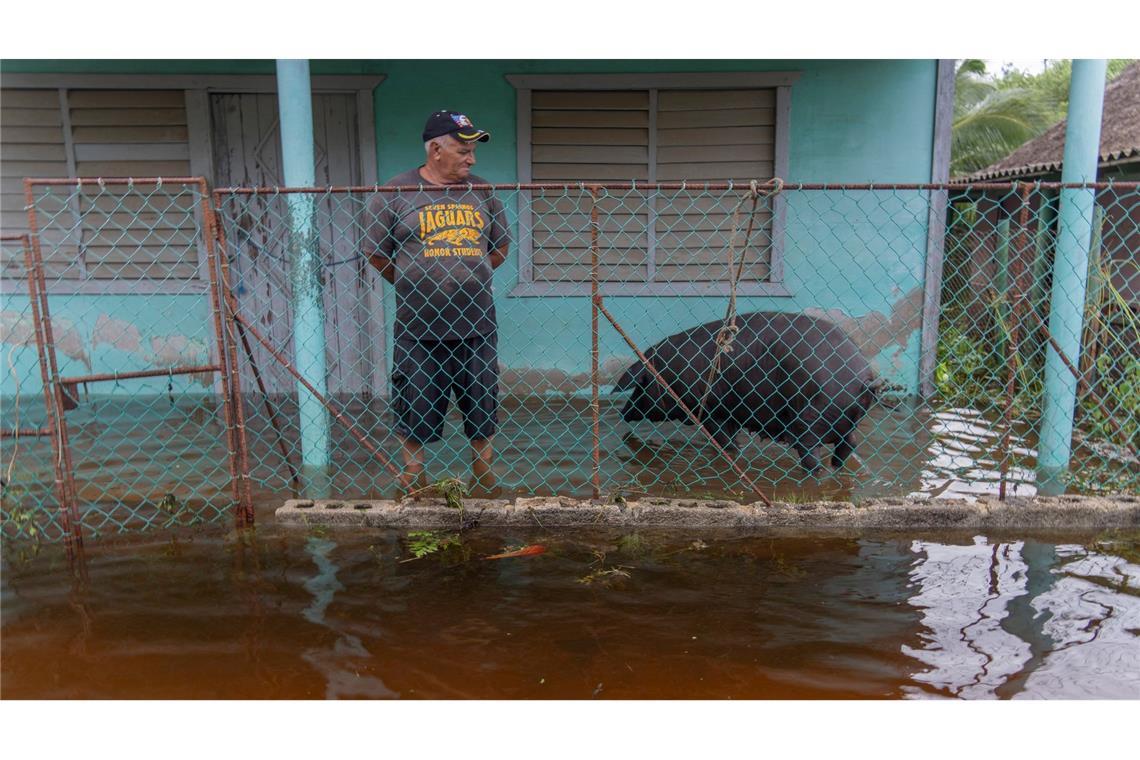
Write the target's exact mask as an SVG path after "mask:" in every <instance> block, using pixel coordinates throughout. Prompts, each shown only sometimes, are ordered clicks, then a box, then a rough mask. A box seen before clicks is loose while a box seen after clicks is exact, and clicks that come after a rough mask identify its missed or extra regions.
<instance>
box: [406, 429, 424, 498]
mask: <svg viewBox="0 0 1140 760" xmlns="http://www.w3.org/2000/svg"><path fill="white" fill-rule="evenodd" d="M400 443H401V444H402V447H401V449H400V454H401V455H402V456H403V457H404V471H403V472H402V473H400V489H401V490H402V491H403V492H404V493H408V492H409V491H415V490H417V489H420V488H424V487H425V486H426V485H427V480H426V478H424V445H423V444H422V443H416V442H415V441H412V440H409V439H406V438H401V439H400Z"/></svg>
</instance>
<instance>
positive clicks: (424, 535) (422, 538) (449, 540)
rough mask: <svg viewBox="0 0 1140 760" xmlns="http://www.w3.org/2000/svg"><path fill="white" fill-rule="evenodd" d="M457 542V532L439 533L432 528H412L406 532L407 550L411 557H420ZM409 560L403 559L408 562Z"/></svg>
mask: <svg viewBox="0 0 1140 760" xmlns="http://www.w3.org/2000/svg"><path fill="white" fill-rule="evenodd" d="M458 543H459V534H457V533H447V534H444V533H440V532H437V531H433V530H413V531H409V532H408V551H409V552H410V553H411V555H412V559H422V558H424V557H426V556H428V555H429V554H435V553H436V552H439V551H442V550H443V549H446V548H447V547H449V546H452V545H454V544H458ZM410 561H411V560H404V562H410Z"/></svg>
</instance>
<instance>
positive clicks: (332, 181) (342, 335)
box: [210, 93, 387, 395]
mask: <svg viewBox="0 0 1140 760" xmlns="http://www.w3.org/2000/svg"><path fill="white" fill-rule="evenodd" d="M356 109H357V101H356V98H355V96H354V95H351V94H339V93H316V94H314V95H313V140H314V143H315V159H316V184H317V185H318V186H344V185H360V184H361V174H362V172H361V160H360V155H361V151H360V140H361V135H359V134H358V132H359V130H358V126H357V125H358V121H357V113H356ZM210 110H211V119H212V130H213V145H214V170H215V182H216V186H217V187H229V186H245V187H252V186H258V187H278V186H284V184H285V181H284V173H283V170H282V161H281V137H280V130H279V122H278V111H277V96H276V95H275V94H257V93H241V94H229V93H223V94H213V95H212V96H211V109H210ZM362 201H363V199H362V198H361V197H360V196H356V197H350V196H349V195H346V194H329V195H327V196H326V197H323V198H321V199H320V200H319V201H318V208H317V219H318V226H319V228H320V253H321V259H322V262H323V263H324V268H323V272H324V303H325V338H326V348H327V355H326V358H327V362H328V378H327V380H328V390H329V392H330V393H336V394H352V395H361V394H363V395H369V394H382V393H384V392H386V390H385V389H386V381H387V372H386V370H385V367H384V364H385V356H386V354H385V350H384V319H383V314H382V306H381V293H382V291H381V289H380V288H381V283H380V281H379V278H378V277H376V274H375V271H374V270H373V269H372V267H371V266H370V265H369V264H368V262H367V261H366V260H365V259H364V258H363V256H362V255H361V245H360V243H361V240H360V237H361V234H362V230H361V229H360V228H359V226H358V224H357V222H358V221H359V220H360V219H361V218H362V217H361V216H360V211H361V208H360V206H359V204H360V203H361V202H362ZM239 207H240V209H241V213H240V215H239V217H238V220H237V221H238V225H237V226H238V227H240V228H241V230H242V237H243V239H242V240H239V241H232V240H227V243H228V248H229V251H228V255H229V256H230V267H231V272H232V273H233V279H234V287H235V290H236V291H237V296H238V304H239V308H240V309H241V310H242V313H243V314H245V315H246V318H247V319H250V320H251V321H253V320H256V324H258V325H259V326H260V327H261V329H262V331H263V333H264V334H265V335H266V336H267V337H268V338H269V340H270V341H272V342H273V344H274V346H275V347H278V348H279V350H281V351H282V352H283V353H284V354H285V355H286V356H291V355H292V353H293V347H292V343H291V340H290V335H291V333H292V325H293V318H292V310H291V308H290V304H289V292H290V286H289V265H288V253H287V250H286V234H287V225H286V218H285V214H284V212H285V203H284V198H283V197H282V196H277V197H274V196H273V194H268V195H266V196H264V197H254V196H242V198H241V202H240V203H235V202H233V199H231V200H230V201H228V202H227V204H226V207H225V208H223V213H226V212H227V211H229V212H233V211H234V210H235V209H238V208H239ZM254 351H255V352H256V353H255V356H256V360H257V362H258V364H259V367H260V369H261V371H262V374H263V378H264V379H265V382H266V385H267V387H268V389H269V390H270V392H271V393H291V392H293V391H294V390H295V388H296V381H295V380H294V379H293V378H292V376H290V375H289V374H288V372H287V371H286V370H285V369H284V368H283V367H281V366H280V365H279V364H278V363H277V362H276V361H274V360H273V359H272V357H270V356H269V354H268V352H266V351H265V350H264V349H263V348H262V347H261V346H260V345H259V344H255V345H254ZM243 364H245V363H244V362H243ZM248 371H249V370H248V368H247V369H246V372H248ZM242 383H243V384H244V387H246V388H251V387H255V386H253V385H252V383H253V378H252V376H250V377H249V378H246V377H244V376H243V378H242Z"/></svg>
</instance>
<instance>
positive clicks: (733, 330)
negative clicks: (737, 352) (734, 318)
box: [716, 323, 740, 354]
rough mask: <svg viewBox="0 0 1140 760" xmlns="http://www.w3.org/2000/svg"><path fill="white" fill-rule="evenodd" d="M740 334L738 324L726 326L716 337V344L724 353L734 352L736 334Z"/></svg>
mask: <svg viewBox="0 0 1140 760" xmlns="http://www.w3.org/2000/svg"><path fill="white" fill-rule="evenodd" d="M739 332H740V326H739V325H737V324H735V323H734V324H730V325H725V326H724V327H722V328H721V329H720V332H718V333H717V335H716V344H717V345H718V346H719V347H720V350H721V351H723V352H724V353H726V354H727V353H729V352H731V351H732V342H733V341H734V340H736V334H737V333H739Z"/></svg>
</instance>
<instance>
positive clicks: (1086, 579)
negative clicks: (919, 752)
mask: <svg viewBox="0 0 1140 760" xmlns="http://www.w3.org/2000/svg"><path fill="white" fill-rule="evenodd" d="M911 551H912V552H913V554H915V555H917V557H918V559H917V560H916V561H915V562H914V566H913V568H912V569H911V572H910V577H911V581H912V582H913V584H914V586H915V589H916V593H914V594H913V595H912V596H911V597H910V599H909V600H908V603H909V604H910V605H912V606H914V607H917V608H919V609H920V610H921V611H922V624H923V626H924V630H923V631H922V632H921V633H920V634H919V635H918V639H919V642H920V643H919V645H918V646H911V645H904V646H903V647H902V651H903V652H904V653H905V654H907V655H908V656H910V657H913V658H914V659H916V660H918V661H919V662H921V663H922V664H923V665H925V666H926V667H925V669H922V670H918V671H915V672H914V673H913V674H912V675H911V678H912V680H913V681H914V683H913V684H909V685H907V686H905V687H904V688H903V692H904V693H905V694H906V695H907V696H910V697H916V698H926V697H939V696H942V697H958V698H963V699H992V698H998V697H1002V698H1011V697H1021V698H1025V697H1030V698H1034V697H1036V698H1082V697H1084V698H1088V697H1097V698H1137V697H1140V646H1138V642H1137V636H1138V635H1140V599H1138V596H1140V591H1137V589H1140V566H1137V565H1136V564H1133V563H1130V562H1128V561H1127V560H1124V559H1122V558H1120V557H1115V556H1111V555H1106V554H1101V553H1098V552H1096V551H1091V550H1089V549H1086V548H1084V547H1081V546H1056V547H1053V546H1050V545H1044V544H1037V543H1033V542H1025V541H1012V542H995V543H991V542H990V541H989V540H988V539H987V538H985V537H983V536H977V537H975V539H974V542H973V544H970V545H965V546H963V545H954V544H940V543H934V542H929V541H914V542H913V543H912V545H911Z"/></svg>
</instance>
